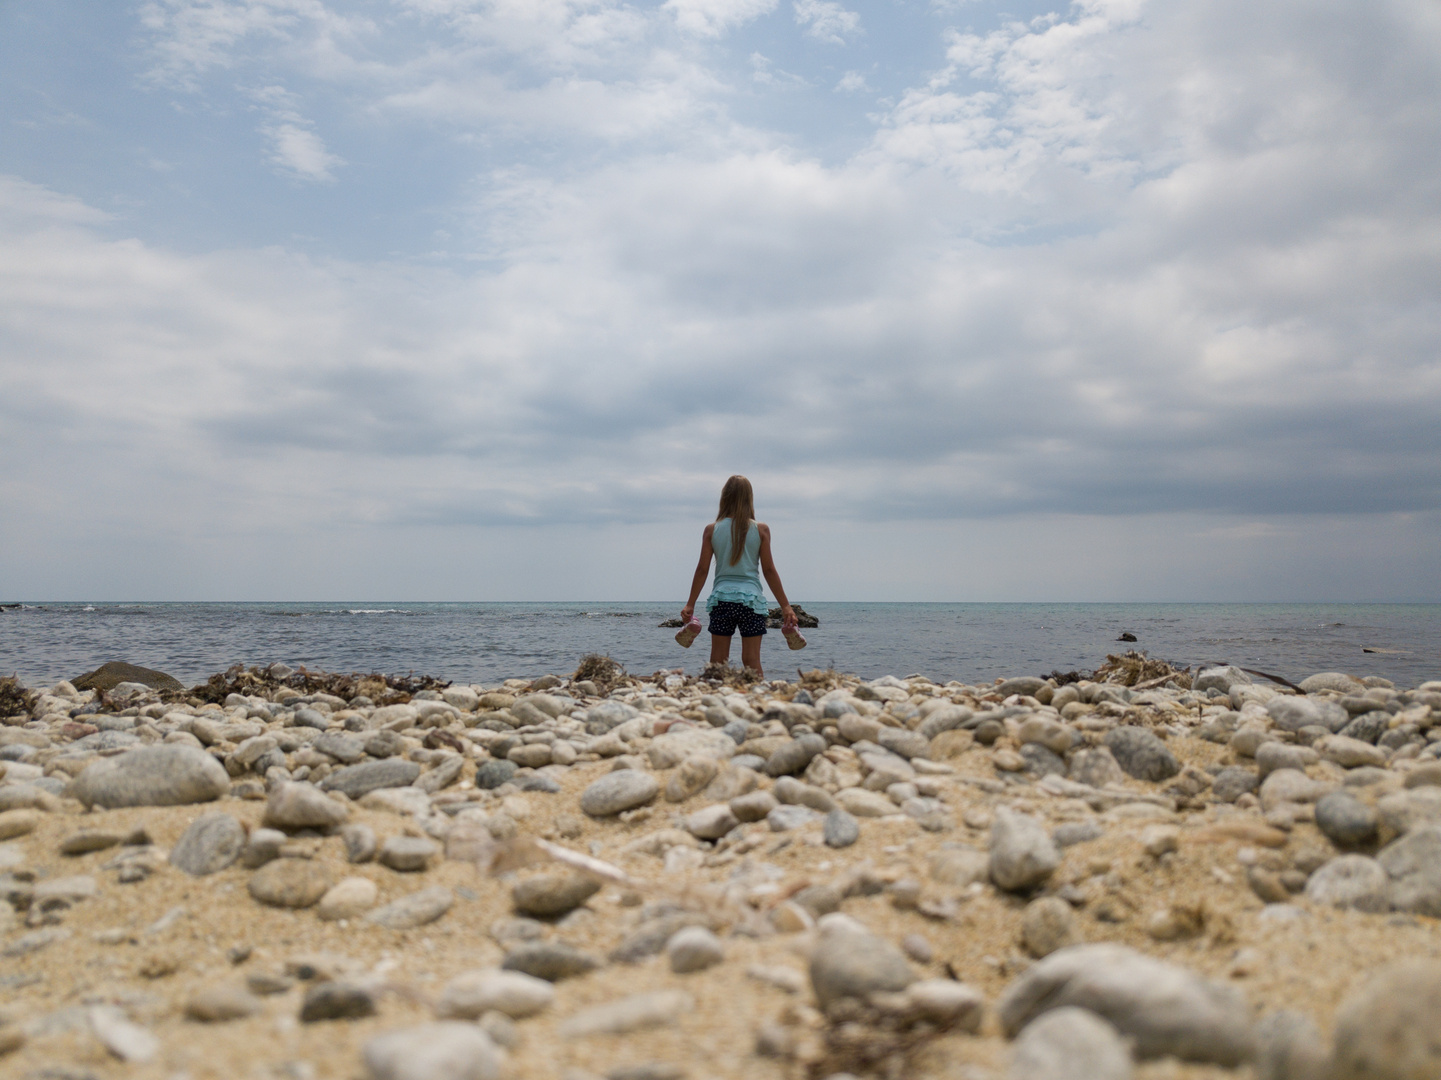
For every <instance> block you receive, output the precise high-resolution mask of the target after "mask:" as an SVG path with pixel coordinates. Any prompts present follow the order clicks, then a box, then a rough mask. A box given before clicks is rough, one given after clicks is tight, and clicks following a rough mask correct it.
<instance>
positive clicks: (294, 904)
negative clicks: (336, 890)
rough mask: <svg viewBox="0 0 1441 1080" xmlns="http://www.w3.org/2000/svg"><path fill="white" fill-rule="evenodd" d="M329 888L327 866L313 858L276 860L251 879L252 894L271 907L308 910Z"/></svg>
mask: <svg viewBox="0 0 1441 1080" xmlns="http://www.w3.org/2000/svg"><path fill="white" fill-rule="evenodd" d="M329 888H330V875H329V873H327V872H326V870H325V867H324V866H321V865H320V864H318V863H315V862H312V861H311V860H310V859H276V860H275V861H274V862H268V863H266V864H265V865H264V866H262V867H261V868H260V869H259V870H257V871H256V872H255V873H254V875H253V876H252V877H251V878H250V885H249V889H250V895H251V896H252V897H254V898H255V899H256V900H259V901H260V902H261V903H262V904H269V905H271V906H272V907H286V908H307V907H310V906H311V905H312V904H317V903H319V902H320V898H321V897H322V896H324V895H325V893H326V891H327V890H328V889H329Z"/></svg>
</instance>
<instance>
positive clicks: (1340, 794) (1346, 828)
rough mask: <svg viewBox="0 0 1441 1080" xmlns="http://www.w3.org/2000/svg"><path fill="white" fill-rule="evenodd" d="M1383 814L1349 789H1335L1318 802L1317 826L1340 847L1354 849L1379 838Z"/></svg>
mask: <svg viewBox="0 0 1441 1080" xmlns="http://www.w3.org/2000/svg"><path fill="white" fill-rule="evenodd" d="M1379 820H1380V818H1379V815H1378V814H1377V813H1376V811H1375V809H1373V808H1372V807H1369V806H1367V805H1366V804H1365V803H1363V802H1362V801H1361V800H1360V799H1358V798H1356V797H1355V796H1354V795H1352V794H1351V793H1350V792H1347V791H1333V792H1331V793H1330V794H1329V795H1323V796H1322V797H1321V798H1320V799H1318V800H1317V801H1316V828H1318V829H1320V830H1321V832H1322V833H1324V834H1325V836H1326V838H1327V839H1328V840H1330V841H1331V842H1332V843H1334V844H1335V845H1336V846H1337V847H1342V848H1354V847H1361V846H1362V845H1363V844H1369V843H1370V842H1371V841H1372V840H1374V839H1376V826H1377V824H1378V822H1379Z"/></svg>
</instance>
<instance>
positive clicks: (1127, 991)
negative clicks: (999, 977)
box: [996, 943, 1255, 1068]
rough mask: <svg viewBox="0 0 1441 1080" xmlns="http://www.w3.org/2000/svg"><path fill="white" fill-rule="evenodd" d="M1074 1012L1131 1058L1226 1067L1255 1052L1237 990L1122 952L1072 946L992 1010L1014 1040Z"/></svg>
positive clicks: (1034, 968)
mask: <svg viewBox="0 0 1441 1080" xmlns="http://www.w3.org/2000/svg"><path fill="white" fill-rule="evenodd" d="M1067 1005H1075V1006H1078V1007H1080V1008H1083V1009H1089V1010H1090V1011H1091V1012H1093V1013H1095V1014H1096V1015H1097V1016H1100V1017H1102V1018H1104V1019H1105V1020H1107V1021H1108V1022H1109V1023H1110V1024H1111V1025H1112V1026H1113V1027H1115V1028H1116V1030H1117V1031H1119V1032H1120V1033H1121V1034H1122V1035H1126V1036H1129V1037H1130V1038H1131V1039H1133V1040H1134V1041H1135V1052H1136V1056H1137V1057H1140V1058H1143V1059H1148V1058H1157V1057H1165V1056H1167V1055H1170V1056H1173V1057H1178V1058H1181V1059H1182V1060H1183V1061H1202V1062H1214V1063H1215V1064H1218V1065H1225V1066H1227V1067H1228V1068H1234V1067H1235V1066H1237V1065H1240V1064H1241V1063H1242V1062H1244V1061H1246V1060H1248V1059H1249V1058H1250V1057H1251V1055H1252V1053H1253V1051H1254V1049H1255V1037H1254V1034H1253V1032H1252V1029H1251V1016H1250V1011H1249V1009H1247V1007H1246V1000H1245V998H1244V997H1243V996H1242V995H1241V993H1240V991H1238V990H1236V989H1235V988H1234V987H1230V986H1227V985H1225V984H1222V983H1218V982H1213V981H1212V980H1210V979H1207V978H1205V977H1203V976H1201V975H1198V974H1196V973H1195V972H1193V971H1189V970H1187V969H1186V968H1183V967H1178V966H1176V965H1174V964H1168V963H1166V962H1164V961H1161V960H1156V959H1153V958H1152V957H1149V956H1146V955H1144V954H1142V953H1139V952H1136V951H1135V950H1133V949H1128V948H1126V947H1125V946H1124V945H1112V944H1108V943H1107V944H1095V945H1073V946H1071V947H1070V948H1067V949H1061V950H1060V951H1059V952H1054V953H1052V954H1051V955H1050V956H1048V957H1046V958H1045V959H1044V960H1041V961H1039V962H1037V963H1036V964H1034V965H1033V966H1032V967H1031V968H1029V969H1028V970H1027V971H1026V972H1025V973H1024V974H1022V975H1021V976H1020V978H1018V979H1017V980H1016V981H1015V982H1013V983H1012V984H1011V985H1010V986H1009V987H1007V988H1006V991H1005V993H1003V994H1002V995H1001V998H1000V1000H999V1001H998V1002H997V1003H996V1010H997V1012H998V1013H999V1015H1000V1019H1001V1025H1002V1027H1003V1028H1004V1029H1005V1031H1006V1034H1007V1035H1011V1036H1014V1035H1015V1034H1016V1033H1017V1032H1018V1031H1020V1030H1021V1029H1022V1028H1024V1027H1025V1026H1026V1025H1027V1024H1029V1023H1030V1022H1031V1021H1032V1020H1033V1019H1035V1018H1036V1017H1037V1016H1040V1015H1041V1014H1042V1013H1044V1012H1047V1011H1049V1010H1051V1009H1059V1008H1062V1007H1064V1006H1067Z"/></svg>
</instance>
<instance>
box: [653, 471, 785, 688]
mask: <svg viewBox="0 0 1441 1080" xmlns="http://www.w3.org/2000/svg"><path fill="white" fill-rule="evenodd" d="M755 516H756V511H755V494H754V492H752V490H751V482H750V481H749V480H747V479H746V478H745V477H744V476H732V477H731V478H730V479H729V480H727V481H726V482H725V487H723V488H721V497H720V512H719V513H717V514H716V519H715V524H713V525H707V526H706V527H705V533H704V534H703V535H702V536H701V542H700V562H699V563H697V564H696V568H695V578H694V579H693V580H692V581H691V584H690V599H689V600H687V601H686V605H685V607H683V608H681V611H680V614H681V618H682V619H685V620H686V621H687V622H689V621H690V617H691V615H692V614H693V613H694V612H695V602H696V597H698V596H700V591H701V589H703V588H705V579H706V576H707V575H708V574H709V573H710V562H711V556H715V584H714V585H713V586H712V587H711V594H710V599H709V600H707V601H706V605H705V608H706V611H708V612H710V634H711V638H710V659H711V663H713V664H715V663H721V664H724V663H726V662H728V661H729V660H730V655H731V635H733V634H734V633H735V632H736V628H737V627H739V628H740V632H741V663H742V664H744V665H745V666H746V667H748V668H750V669H751V670H752V671H754V672H755V673H756V674H757V675H759V676H760V677H761V678H764V677H765V672H763V671H762V670H761V638H762V637H764V636H765V632H766V613H767V610H768V609H767V607H766V596H765V593H764V592H762V591H761V581H760V574H758V573H757V572H756V571H757V567H759V570H760V573H763V574H765V576H766V582H767V583H768V584H769V585H770V587H771V592H772V593H774V594H775V598H776V600H777V601H778V602H779V603H780V606H781V621H782V624H783V625H784V627H786V628H787V629H789V628H792V627H794V626H795V625H796V613H795V611H794V610H792V609H791V605H790V601H789V600H787V599H786V591H785V589H784V588H783V587H782V586H781V576H780V574H778V573H776V564H775V562H774V561H773V560H772V559H771V530H770V527H769V526H768V525H764V524H762V523H761V522H759V521H756V520H755Z"/></svg>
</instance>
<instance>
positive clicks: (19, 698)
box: [0, 675, 35, 716]
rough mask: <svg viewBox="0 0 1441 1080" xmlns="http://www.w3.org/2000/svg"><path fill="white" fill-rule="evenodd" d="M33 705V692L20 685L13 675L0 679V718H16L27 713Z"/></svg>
mask: <svg viewBox="0 0 1441 1080" xmlns="http://www.w3.org/2000/svg"><path fill="white" fill-rule="evenodd" d="M34 704H35V691H33V690H27V689H25V687H24V686H22V685H20V679H19V678H18V677H17V676H15V675H7V676H5V678H3V679H0V716H16V715H18V714H20V713H28V712H29V711H30V708H31V706H32V705H34Z"/></svg>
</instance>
